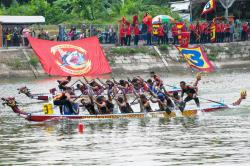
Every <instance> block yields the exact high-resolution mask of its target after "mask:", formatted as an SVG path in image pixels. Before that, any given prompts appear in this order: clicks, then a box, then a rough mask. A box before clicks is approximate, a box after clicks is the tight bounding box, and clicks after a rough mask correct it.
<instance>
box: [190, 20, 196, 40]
mask: <svg viewBox="0 0 250 166" xmlns="http://www.w3.org/2000/svg"><path fill="white" fill-rule="evenodd" d="M189 30H190V44H194V43H195V26H194V24H192V23H191V24H190V25H189Z"/></svg>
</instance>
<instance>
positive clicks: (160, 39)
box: [157, 25, 164, 45]
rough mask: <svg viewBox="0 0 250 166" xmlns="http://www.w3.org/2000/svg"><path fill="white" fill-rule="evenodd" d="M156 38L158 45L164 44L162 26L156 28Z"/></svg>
mask: <svg viewBox="0 0 250 166" xmlns="http://www.w3.org/2000/svg"><path fill="white" fill-rule="evenodd" d="M157 33H158V35H157V37H158V45H160V44H163V43H164V41H163V40H164V28H163V26H162V25H160V26H159V27H158V28H157Z"/></svg>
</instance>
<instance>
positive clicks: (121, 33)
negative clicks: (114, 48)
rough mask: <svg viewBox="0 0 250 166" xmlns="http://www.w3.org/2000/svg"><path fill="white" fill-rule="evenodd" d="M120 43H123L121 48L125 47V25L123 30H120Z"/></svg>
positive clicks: (122, 27)
mask: <svg viewBox="0 0 250 166" xmlns="http://www.w3.org/2000/svg"><path fill="white" fill-rule="evenodd" d="M119 36H120V42H121V46H123V45H124V44H125V28H124V24H122V26H121V28H120V33H119Z"/></svg>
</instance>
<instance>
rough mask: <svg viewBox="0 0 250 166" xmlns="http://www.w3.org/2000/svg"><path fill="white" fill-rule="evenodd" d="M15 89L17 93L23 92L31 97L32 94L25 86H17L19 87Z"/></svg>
mask: <svg viewBox="0 0 250 166" xmlns="http://www.w3.org/2000/svg"><path fill="white" fill-rule="evenodd" d="M17 90H18V94H21V93H23V94H25V95H26V96H28V97H31V96H32V95H31V93H30V89H28V88H27V87H26V86H24V87H21V88H19V89H17Z"/></svg>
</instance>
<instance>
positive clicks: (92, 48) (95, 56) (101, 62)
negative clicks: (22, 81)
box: [29, 37, 111, 76]
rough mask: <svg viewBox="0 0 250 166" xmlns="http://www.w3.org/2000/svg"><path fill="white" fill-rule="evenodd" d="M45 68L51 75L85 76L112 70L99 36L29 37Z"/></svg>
mask: <svg viewBox="0 0 250 166" xmlns="http://www.w3.org/2000/svg"><path fill="white" fill-rule="evenodd" d="M29 42H30V44H31V46H32V48H33V49H34V51H35V53H36V55H37V57H38V59H39V60H40V62H41V64H42V66H43V69H44V70H45V72H46V73H48V74H50V75H57V76H69V75H71V76H83V75H100V74H106V73H110V72H111V68H110V66H109V63H108V62H107V60H106V57H105V55H104V52H103V50H102V48H101V46H100V43H99V40H98V38H97V37H91V38H86V39H82V40H75V41H68V42H55V41H48V40H41V39H36V38H32V37H30V38H29Z"/></svg>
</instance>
